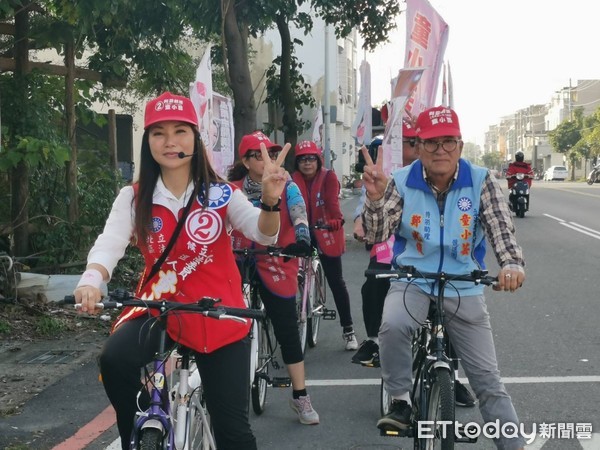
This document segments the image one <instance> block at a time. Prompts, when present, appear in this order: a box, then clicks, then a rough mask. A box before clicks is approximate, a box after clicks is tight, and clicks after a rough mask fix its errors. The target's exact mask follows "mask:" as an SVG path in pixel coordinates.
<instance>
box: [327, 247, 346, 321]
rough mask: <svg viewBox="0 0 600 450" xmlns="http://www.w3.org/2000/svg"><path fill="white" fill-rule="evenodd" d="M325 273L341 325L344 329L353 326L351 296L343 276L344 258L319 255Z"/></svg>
mask: <svg viewBox="0 0 600 450" xmlns="http://www.w3.org/2000/svg"><path fill="white" fill-rule="evenodd" d="M319 259H320V260H321V265H322V266H323V272H324V273H325V278H326V279H327V284H328V285H329V289H331V293H332V294H333V301H334V302H335V307H336V308H337V312H338V314H339V316H340V325H342V326H343V327H351V326H352V313H351V312H350V295H348V288H347V287H346V282H345V281H344V276H343V275H342V257H341V256H327V255H325V254H323V253H321V254H319Z"/></svg>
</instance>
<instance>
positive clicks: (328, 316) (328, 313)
mask: <svg viewBox="0 0 600 450" xmlns="http://www.w3.org/2000/svg"><path fill="white" fill-rule="evenodd" d="M321 317H323V320H335V319H337V311H336V310H335V309H324V310H323V315H322V316H321Z"/></svg>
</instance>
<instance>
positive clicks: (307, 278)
mask: <svg viewBox="0 0 600 450" xmlns="http://www.w3.org/2000/svg"><path fill="white" fill-rule="evenodd" d="M326 289H327V287H326V286H325V279H324V274H323V268H322V266H321V261H320V259H319V255H318V253H317V249H316V248H315V247H313V253H312V255H310V256H306V257H303V258H301V259H300V265H299V270H298V291H299V292H300V293H301V296H300V298H298V299H297V301H298V303H299V304H298V308H297V309H298V321H299V328H301V329H302V330H301V332H300V340H301V344H302V350H303V351H304V349H305V348H306V344H307V343H308V346H309V347H314V346H316V345H317V339H318V333H319V325H320V320H321V319H323V320H335V319H336V317H337V313H336V311H335V310H330V309H327V307H326V306H325V302H326ZM303 338H304V339H303Z"/></svg>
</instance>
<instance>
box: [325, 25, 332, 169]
mask: <svg viewBox="0 0 600 450" xmlns="http://www.w3.org/2000/svg"><path fill="white" fill-rule="evenodd" d="M324 40H325V74H324V84H325V98H324V99H323V141H324V142H323V156H324V158H325V167H326V168H327V169H331V149H330V146H329V122H330V120H331V119H330V117H329V116H330V108H331V106H330V99H329V25H328V24H327V23H325V39H324Z"/></svg>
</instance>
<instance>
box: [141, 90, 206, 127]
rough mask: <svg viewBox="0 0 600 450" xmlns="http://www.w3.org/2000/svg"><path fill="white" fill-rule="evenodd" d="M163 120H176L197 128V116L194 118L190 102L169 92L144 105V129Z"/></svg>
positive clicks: (193, 110)
mask: <svg viewBox="0 0 600 450" xmlns="http://www.w3.org/2000/svg"><path fill="white" fill-rule="evenodd" d="M165 120H177V121H179V122H185V123H189V124H190V125H194V126H195V127H197V126H198V116H196V109H195V108H194V104H193V103H192V101H191V100H190V99H189V98H187V97H183V96H181V95H175V94H171V93H170V92H165V93H164V94H162V95H161V96H160V97H157V98H155V99H154V100H150V101H149V102H148V103H147V104H146V113H145V114H144V129H147V128H148V127H149V126H150V125H154V124H155V123H157V122H163V121H165Z"/></svg>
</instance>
